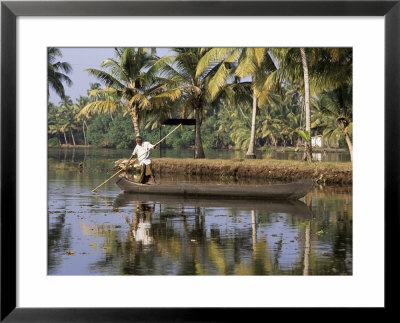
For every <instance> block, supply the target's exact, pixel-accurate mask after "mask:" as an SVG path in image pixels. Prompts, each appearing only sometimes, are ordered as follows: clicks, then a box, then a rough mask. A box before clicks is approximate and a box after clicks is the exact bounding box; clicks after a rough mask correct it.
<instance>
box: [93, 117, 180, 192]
mask: <svg viewBox="0 0 400 323" xmlns="http://www.w3.org/2000/svg"><path fill="white" fill-rule="evenodd" d="M181 125H182V124H181V123H180V124H179V125H178V126H177V127H176V128H175V129H173V130H172V131H171V132H170V133H169V134H168V135H166V136H165V137H164V138H162V139H161V140H159V141H158V142H156V143H155V144H154V146H157V145H158V144H159V143H160V142H162V141H163V140H165V139H166V138H167V137H168V136H169V135H170V134H172V133H173V132H174V131H175V130H176V129H178V128H179V127H180V126H181ZM150 150H151V149H148V150H146V151H145V152H144V153H143V154H141V155H140V156H138V157H136V158H135V159H134V161H136V160H138V159H139V158H140V157H142V156H144V155H145V154H147V153H148V152H149V151H150ZM132 157H133V156H131V157H130V158H129V159H128V162H127V163H126V166H125V167H124V168H121V169H120V170H119V171H118V172H116V173H115V174H114V175H112V176H111V177H110V178H109V179H107V180H105V181H104V182H103V183H101V184H100V185H99V186H97V187H96V188H94V189H92V192H96V191H97V190H98V189H99V188H100V187H102V186H103V185H104V184H105V183H107V182H109V181H110V180H112V179H113V178H114V177H115V176H117V175H118V174H119V173H121V172H122V171H124V170H125V169H126V168H127V167H128V166H129V163H130V161H131V159H132Z"/></svg>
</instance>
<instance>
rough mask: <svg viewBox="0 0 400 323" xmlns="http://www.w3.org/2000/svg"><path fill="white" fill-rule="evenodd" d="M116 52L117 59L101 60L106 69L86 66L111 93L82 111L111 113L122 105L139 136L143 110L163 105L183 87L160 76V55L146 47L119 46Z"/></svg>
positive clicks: (170, 100)
mask: <svg viewBox="0 0 400 323" xmlns="http://www.w3.org/2000/svg"><path fill="white" fill-rule="evenodd" d="M115 54H116V59H112V58H108V59H106V60H104V61H103V62H102V63H101V65H100V66H101V67H102V68H103V69H94V68H89V69H86V71H87V72H89V74H90V75H93V76H95V77H97V78H98V79H99V80H100V81H101V82H103V83H104V84H105V85H106V86H107V88H106V91H107V92H108V94H110V96H107V97H104V96H103V97H102V96H101V95H100V97H99V98H98V99H97V100H96V101H95V102H91V103H90V104H89V105H90V106H87V107H85V108H84V111H81V113H89V111H90V113H93V112H97V113H110V112H112V111H114V110H117V109H119V108H120V107H121V109H122V110H123V111H124V112H125V114H128V113H129V115H130V116H131V119H132V124H133V127H134V131H135V135H136V136H139V135H140V124H141V119H140V116H141V112H142V111H143V110H157V109H159V108H162V107H164V106H166V105H167V104H169V103H170V102H172V101H174V100H175V99H177V98H178V97H179V96H180V94H181V93H180V90H179V89H172V90H170V89H167V84H168V81H169V80H168V79H163V78H161V77H159V76H158V69H159V64H158V63H157V62H158V57H156V56H154V55H151V54H149V50H147V49H146V48H115ZM93 91H99V90H98V89H94V90H93ZM113 92H114V93H113ZM112 93H113V94H112ZM111 94H112V95H111ZM115 96H117V97H118V98H119V100H118V102H117V101H116V100H115Z"/></svg>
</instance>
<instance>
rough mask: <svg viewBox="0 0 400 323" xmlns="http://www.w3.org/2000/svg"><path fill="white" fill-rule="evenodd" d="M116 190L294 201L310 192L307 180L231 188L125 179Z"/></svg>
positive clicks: (228, 185) (214, 185)
mask: <svg viewBox="0 0 400 323" xmlns="http://www.w3.org/2000/svg"><path fill="white" fill-rule="evenodd" d="M115 182H116V184H117V185H118V186H119V188H120V189H121V190H122V191H124V192H126V193H137V194H139V193H140V194H158V195H178V196H183V197H204V198H217V199H221V198H222V199H238V198H240V199H263V200H298V199H299V198H302V197H303V196H305V195H306V194H307V193H308V192H309V191H310V189H311V187H312V185H313V182H312V180H311V179H303V180H300V181H297V182H294V183H288V184H268V185H254V184H251V185H235V184H198V183H190V184H188V183H182V184H139V183H136V182H133V181H131V180H129V179H127V178H126V177H123V176H120V177H116V179H115Z"/></svg>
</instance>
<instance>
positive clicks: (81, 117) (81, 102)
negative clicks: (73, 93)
mask: <svg viewBox="0 0 400 323" xmlns="http://www.w3.org/2000/svg"><path fill="white" fill-rule="evenodd" d="M89 100H90V99H89V98H88V97H86V96H80V97H79V98H78V99H77V100H76V101H77V102H76V105H77V111H81V110H82V109H83V108H84V107H85V106H86V105H87V104H88V103H89ZM76 119H77V121H78V122H81V123H82V133H83V142H84V145H85V146H87V145H88V141H87V138H86V131H85V128H86V130H87V128H88V125H87V123H86V120H87V116H86V115H85V114H79V113H78V114H77V115H76Z"/></svg>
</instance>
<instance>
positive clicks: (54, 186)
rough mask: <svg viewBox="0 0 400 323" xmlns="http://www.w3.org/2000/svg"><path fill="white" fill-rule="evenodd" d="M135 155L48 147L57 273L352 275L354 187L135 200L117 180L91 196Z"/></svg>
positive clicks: (52, 261)
mask: <svg viewBox="0 0 400 323" xmlns="http://www.w3.org/2000/svg"><path fill="white" fill-rule="evenodd" d="M127 155H129V153H128V154H127V152H126V151H117V150H100V149H89V150H85V149H75V150H74V149H49V169H48V274H49V275H351V274H352V192H351V187H316V188H314V189H313V190H312V191H311V192H310V193H309V194H308V195H307V196H306V197H305V198H303V199H301V200H300V201H296V202H291V203H285V202H279V203H278V202H265V201H264V202H262V201H258V202H256V201H247V202H246V201H238V200H235V201H232V200H226V201H224V200H218V201H216V200H205V199H201V200H200V199H199V200H196V199H182V198H179V197H176V198H166V197H165V196H143V195H129V194H123V193H121V191H120V190H119V188H118V187H117V186H116V185H115V184H114V182H113V181H110V182H109V183H107V184H106V185H104V186H103V187H102V188H101V189H99V194H93V193H91V191H90V190H91V189H93V188H94V187H96V186H97V185H98V184H100V183H101V182H103V181H104V180H105V179H106V178H108V177H109V176H110V175H112V173H113V171H112V169H111V167H112V165H113V162H114V161H115V160H116V159H118V158H122V157H125V156H127ZM156 155H157V154H156ZM80 164H81V166H83V168H82V167H80ZM193 180H196V181H199V179H198V178H196V179H192V178H179V179H176V178H175V179H172V178H161V179H159V181H160V182H164V183H165V182H170V181H179V182H181V181H186V182H191V181H193ZM238 185H241V184H240V183H239V184H238Z"/></svg>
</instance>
